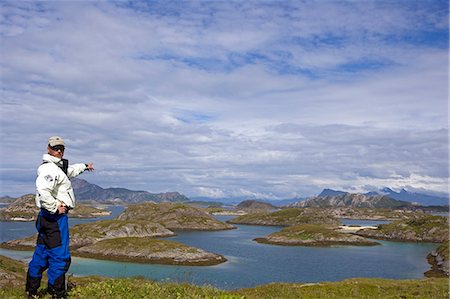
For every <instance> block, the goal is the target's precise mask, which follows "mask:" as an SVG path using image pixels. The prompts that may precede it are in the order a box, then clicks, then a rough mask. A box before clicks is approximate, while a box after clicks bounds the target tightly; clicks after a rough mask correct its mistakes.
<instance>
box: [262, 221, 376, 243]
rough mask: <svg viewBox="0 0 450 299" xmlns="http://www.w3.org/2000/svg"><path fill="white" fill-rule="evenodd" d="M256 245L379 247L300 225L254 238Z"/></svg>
mask: <svg viewBox="0 0 450 299" xmlns="http://www.w3.org/2000/svg"><path fill="white" fill-rule="evenodd" d="M255 241H257V242H258V243H266V244H275V245H287V246H333V245H358V246H372V245H379V243H377V242H373V241H370V240H367V239H365V238H363V237H360V236H355V235H352V234H346V233H340V232H337V231H335V230H332V229H329V228H326V227H324V226H322V225H312V224H300V225H295V226H291V227H287V228H284V229H283V230H282V231H280V232H276V233H273V234H270V235H268V236H267V237H265V238H256V239H255Z"/></svg>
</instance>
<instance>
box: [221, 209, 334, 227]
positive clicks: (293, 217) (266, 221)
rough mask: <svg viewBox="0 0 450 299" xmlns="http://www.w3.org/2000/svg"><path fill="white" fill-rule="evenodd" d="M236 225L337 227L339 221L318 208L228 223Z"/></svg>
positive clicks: (268, 214) (279, 212)
mask: <svg viewBox="0 0 450 299" xmlns="http://www.w3.org/2000/svg"><path fill="white" fill-rule="evenodd" d="M228 222H229V223H236V224H250V225H275V226H291V225H296V224H323V225H326V226H329V227H337V226H339V224H340V221H339V220H337V219H336V218H334V217H333V216H330V215H328V214H327V213H326V212H324V210H322V209H318V208H304V209H298V208H288V209H283V210H280V211H277V212H272V213H269V212H260V213H252V214H248V215H243V216H239V217H236V218H233V219H231V220H229V221H228Z"/></svg>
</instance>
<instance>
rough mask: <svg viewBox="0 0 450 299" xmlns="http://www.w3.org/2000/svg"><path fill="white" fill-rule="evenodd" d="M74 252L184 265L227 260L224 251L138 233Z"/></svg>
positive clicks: (216, 262)
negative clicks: (207, 249) (134, 235)
mask: <svg viewBox="0 0 450 299" xmlns="http://www.w3.org/2000/svg"><path fill="white" fill-rule="evenodd" d="M75 254H76V255H77V256H83V257H90V258H96V259H107V260H119V261H127V262H141V263H155V264H169V265H184V266H209V265H216V264H220V263H223V262H225V261H226V259H225V257H223V256H221V255H218V254H214V253H209V252H206V251H204V250H202V249H199V248H195V247H190V246H186V245H184V244H182V243H179V242H174V241H166V240H157V239H151V238H136V237H125V238H114V239H108V240H103V241H99V242H96V243H95V244H92V245H87V246H83V247H81V248H79V249H77V250H76V251H75Z"/></svg>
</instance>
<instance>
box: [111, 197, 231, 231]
mask: <svg viewBox="0 0 450 299" xmlns="http://www.w3.org/2000/svg"><path fill="white" fill-rule="evenodd" d="M118 219H120V220H144V221H150V222H154V223H160V224H161V225H163V226H164V227H166V228H168V229H170V230H175V231H176V230H204V231H213V230H225V229H233V228H234V226H232V225H230V224H227V223H224V222H221V221H218V220H216V219H215V218H214V217H212V216H211V215H209V214H208V213H207V212H205V211H203V210H201V209H198V208H195V207H191V206H187V205H184V204H180V203H169V202H164V203H159V204H156V203H143V204H138V205H131V206H129V207H128V208H127V209H126V210H125V211H124V212H123V213H122V214H121V215H120V216H119V217H118Z"/></svg>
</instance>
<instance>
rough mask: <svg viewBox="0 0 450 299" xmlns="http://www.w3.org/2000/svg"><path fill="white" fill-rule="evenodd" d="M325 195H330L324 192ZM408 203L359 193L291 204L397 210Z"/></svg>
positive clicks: (339, 194) (311, 199) (319, 197)
mask: <svg viewBox="0 0 450 299" xmlns="http://www.w3.org/2000/svg"><path fill="white" fill-rule="evenodd" d="M325 194H331V193H330V192H326V193H325ZM412 205H413V204H412V203H411V202H408V201H402V200H396V199H393V198H390V197H389V196H386V195H379V194H377V195H366V194H361V193H346V192H344V193H336V195H325V196H316V197H313V198H310V199H307V200H304V201H299V202H296V203H294V204H291V205H290V206H292V207H299V208H305V207H353V208H390V209H392V208H398V207H407V206H412Z"/></svg>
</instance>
